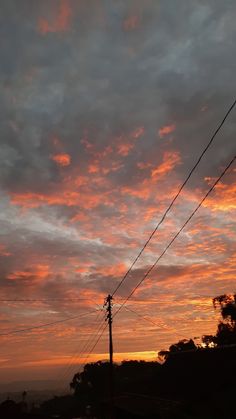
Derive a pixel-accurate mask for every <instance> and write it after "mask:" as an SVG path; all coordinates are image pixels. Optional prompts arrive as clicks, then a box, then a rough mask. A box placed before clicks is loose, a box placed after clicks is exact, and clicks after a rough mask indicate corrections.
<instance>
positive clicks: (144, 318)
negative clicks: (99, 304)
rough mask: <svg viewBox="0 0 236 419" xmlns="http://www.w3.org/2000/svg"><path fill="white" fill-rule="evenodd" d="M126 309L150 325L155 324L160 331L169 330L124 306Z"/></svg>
mask: <svg viewBox="0 0 236 419" xmlns="http://www.w3.org/2000/svg"><path fill="white" fill-rule="evenodd" d="M119 305H120V306H121V305H122V304H119ZM124 308H125V309H126V310H128V311H130V312H131V313H134V314H136V316H138V317H140V318H141V319H143V320H146V321H147V322H149V323H151V324H153V325H154V326H157V327H158V329H164V330H167V329H166V328H165V327H164V326H161V325H160V324H158V323H156V322H155V321H153V320H152V319H150V318H149V317H146V315H143V314H140V313H138V312H137V311H136V310H133V309H131V308H130V307H127V306H124ZM174 333H175V332H174ZM175 334H176V335H177V333H175ZM179 335H180V336H182V337H183V338H184V339H186V337H185V336H183V335H182V334H180V333H179Z"/></svg>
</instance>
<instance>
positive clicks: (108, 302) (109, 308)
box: [104, 294, 114, 418]
mask: <svg viewBox="0 0 236 419" xmlns="http://www.w3.org/2000/svg"><path fill="white" fill-rule="evenodd" d="M104 306H105V307H106V311H107V317H106V320H107V321H108V326H109V360H110V403H111V418H113V398H114V370H113V341H112V296H111V295H110V294H109V295H108V296H107V298H106V299H105V304H104Z"/></svg>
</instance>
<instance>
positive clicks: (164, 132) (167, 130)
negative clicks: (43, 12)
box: [158, 124, 176, 138]
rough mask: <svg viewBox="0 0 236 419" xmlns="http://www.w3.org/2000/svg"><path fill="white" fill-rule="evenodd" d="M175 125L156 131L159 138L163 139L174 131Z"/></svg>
mask: <svg viewBox="0 0 236 419" xmlns="http://www.w3.org/2000/svg"><path fill="white" fill-rule="evenodd" d="M175 128H176V126H175V124H171V125H165V126H164V127H162V128H160V129H159V131H158V134H159V137H160V138H164V137H165V136H166V135H169V134H171V133H172V132H174V131H175Z"/></svg>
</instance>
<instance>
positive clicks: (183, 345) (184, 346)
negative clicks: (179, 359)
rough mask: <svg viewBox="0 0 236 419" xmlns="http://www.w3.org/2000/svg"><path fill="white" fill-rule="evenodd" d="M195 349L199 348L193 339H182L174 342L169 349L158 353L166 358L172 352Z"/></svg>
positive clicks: (162, 357)
mask: <svg viewBox="0 0 236 419" xmlns="http://www.w3.org/2000/svg"><path fill="white" fill-rule="evenodd" d="M195 350H197V346H196V345H195V343H194V341H193V339H182V340H179V341H178V342H177V343H174V344H172V345H171V346H170V347H169V350H168V351H163V350H162V351H160V352H159V353H158V357H159V358H161V359H164V360H166V359H167V358H168V357H169V355H171V354H176V353H179V352H186V351H195Z"/></svg>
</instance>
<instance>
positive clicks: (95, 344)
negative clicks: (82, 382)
mask: <svg viewBox="0 0 236 419" xmlns="http://www.w3.org/2000/svg"><path fill="white" fill-rule="evenodd" d="M106 328H107V324H105V326H104V327H103V329H102V330H101V333H99V336H98V338H97V340H96V341H95V343H94V344H93V346H92V348H91V349H90V351H89V352H88V355H87V357H86V359H85V361H84V363H83V366H84V365H85V364H86V362H87V360H88V358H89V356H90V355H91V353H92V352H93V350H94V349H95V347H96V346H97V344H98V342H99V341H100V339H101V337H102V335H103V333H104V332H105V330H106ZM81 369H82V368H81Z"/></svg>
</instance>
